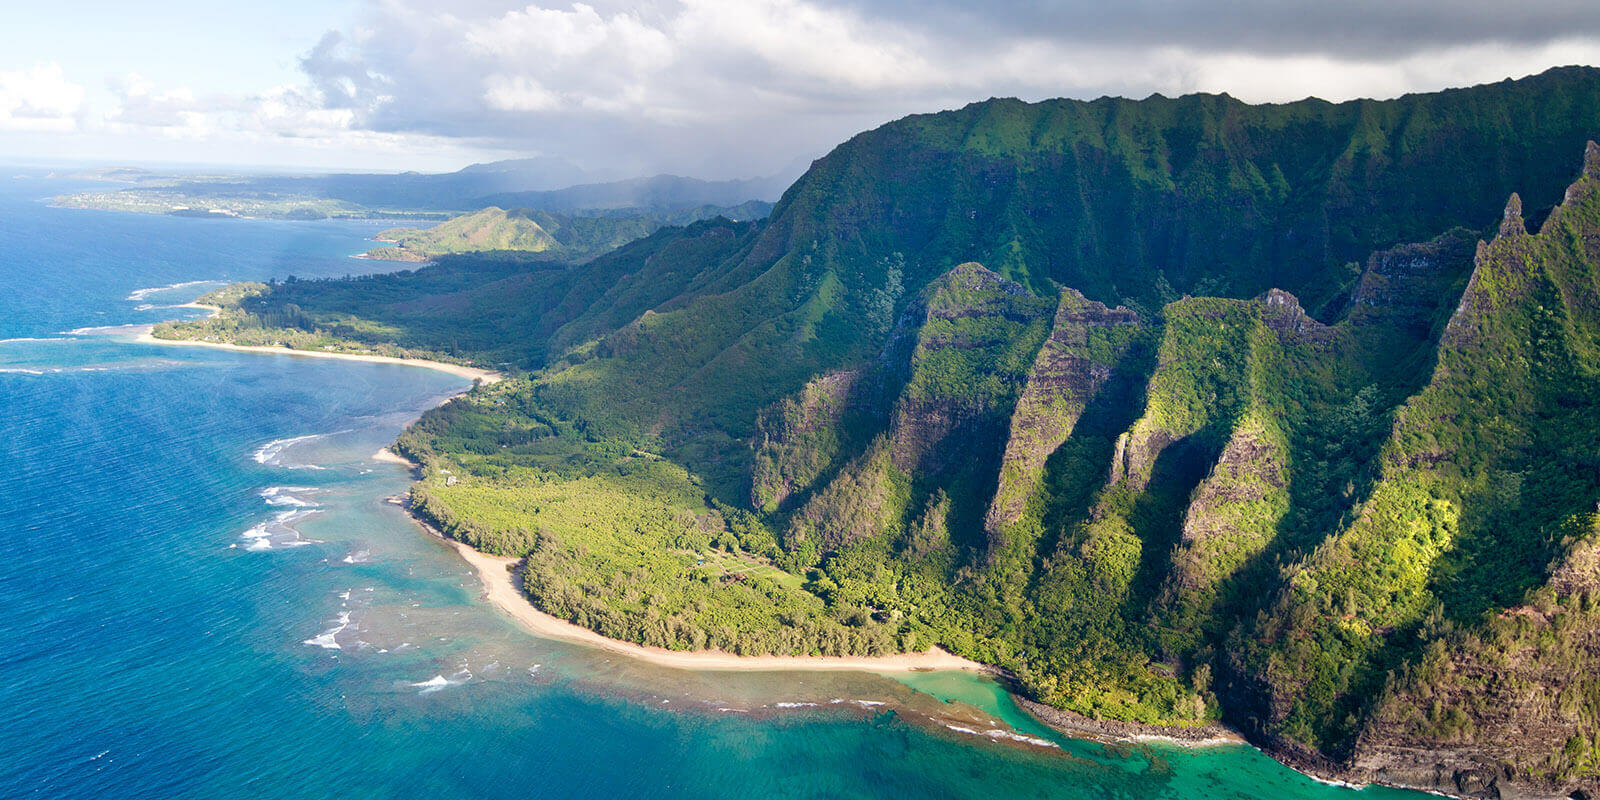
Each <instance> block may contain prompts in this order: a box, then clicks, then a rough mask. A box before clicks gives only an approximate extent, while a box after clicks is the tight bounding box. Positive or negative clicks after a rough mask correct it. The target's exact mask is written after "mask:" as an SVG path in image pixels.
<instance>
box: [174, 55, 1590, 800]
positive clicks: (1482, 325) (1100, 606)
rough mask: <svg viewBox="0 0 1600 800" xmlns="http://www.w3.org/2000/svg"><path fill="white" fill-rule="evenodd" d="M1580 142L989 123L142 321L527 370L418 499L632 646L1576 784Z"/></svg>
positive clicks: (1011, 111)
mask: <svg viewBox="0 0 1600 800" xmlns="http://www.w3.org/2000/svg"><path fill="white" fill-rule="evenodd" d="M1597 135H1600V70H1594V69H1586V68H1566V69H1559V70H1552V71H1550V72H1547V73H1544V74H1542V75H1539V76H1535V77H1531V78H1526V79H1523V80H1520V81H1507V82H1503V83H1500V84H1493V85H1487V86H1480V87H1474V88H1470V89H1460V90H1451V91H1446V92H1440V93H1436V94H1427V95H1407V96H1405V97H1401V98H1398V99H1395V100H1389V101H1365V100H1363V101H1353V102H1348V103H1339V104H1333V103H1326V102H1323V101H1319V100H1306V101H1301V102H1297V103H1290V104H1283V105H1264V106H1256V105H1248V104H1245V103H1241V102H1239V101H1236V100H1234V99H1232V98H1229V97H1227V96H1225V95H1224V96H1213V95H1194V96H1186V97H1181V98H1175V99H1169V98H1164V97H1159V96H1156V97H1152V98H1149V99H1146V100H1141V101H1131V100H1122V99H1115V98H1102V99H1100V100H1096V101H1093V102H1080V101H1070V100H1056V101H1047V102H1044V103H1036V104H1028V103H1022V102H1018V101H1014V100H991V101H988V102H985V103H978V104H974V105H972V106H968V107H967V108H964V109H961V110H958V111H951V112H943V113H939V114H930V115H923V116H914V117H909V118H906V119H903V120H899V121H897V122H893V123H890V124H888V125H886V126H884V127H882V128H879V129H877V130H874V131H870V132H867V133H863V134H861V135H859V136H857V137H855V138H853V139H851V140H850V141H848V142H846V143H844V144H842V145H840V146H839V148H837V149H836V150H835V151H834V152H833V153H831V154H829V155H828V156H827V157H825V158H823V159H821V160H819V161H818V162H816V163H815V164H814V165H813V167H812V169H811V170H810V171H809V172H807V173H806V175H805V176H803V177H802V178H801V179H800V180H799V181H798V182H796V183H795V184H794V186H792V187H791V188H790V189H789V190H788V192H786V193H785V194H784V196H783V198H782V200H781V201H780V202H779V203H778V205H777V206H776V207H775V209H774V210H773V213H772V215H771V216H770V217H769V218H768V219H766V220H762V221H758V222H732V221H729V220H726V219H714V220H709V221H704V222H698V223H695V224H692V225H688V226H686V227H669V228H664V229H662V230H660V231H657V232H655V233H653V234H651V235H650V236H647V237H645V238H643V239H640V240H638V241H635V242H632V243H629V244H627V245H624V246H622V247H620V248H618V249H616V250H615V251H612V252H610V253H608V254H606V255H603V256H600V257H598V258H595V259H593V260H590V261H587V262H584V263H581V264H573V263H557V262H551V261H548V260H545V261H541V260H538V259H534V258H530V257H528V256H526V255H522V256H512V255H505V254H495V253H490V254H476V255H468V256H452V257H444V258H441V259H440V261H439V263H438V264H437V265H434V266H429V267H426V268H422V269H418V270H415V271H410V272H403V273H396V274H394V275H388V276H374V277H368V278H360V279H354V280H346V281H318V282H305V281H296V282H292V283H280V284H275V285H272V286H258V287H247V288H244V289H238V290H234V293H233V296H230V297H223V298H217V301H218V302H219V303H221V304H223V305H225V306H226V309H225V311H224V312H223V313H222V314H221V315H219V316H218V317H216V318H215V319H213V320H210V321H204V322H199V323H189V324H185V325H178V326H169V327H167V328H164V329H163V331H162V335H169V336H191V337H193V336H209V337H214V338H232V339H239V340H250V341H277V342H283V343H288V344H291V345H295V346H300V345H299V344H297V343H298V342H299V341H301V340H302V339H303V338H304V337H311V338H309V339H304V340H305V341H306V342H308V343H316V344H315V345H314V346H338V347H357V348H381V347H395V348H400V349H402V350H405V351H407V352H427V353H435V354H439V355H440V356H442V357H447V358H454V359H465V360H472V361H475V362H477V363H484V364H495V365H499V366H502V367H503V368H505V369H507V370H508V371H511V372H513V373H514V374H515V376H516V377H514V378H513V379H511V380H508V381H504V382H501V383H498V384H495V385H493V386H486V387H480V388H479V389H477V390H475V391H474V392H472V393H471V394H469V395H468V396H466V397H463V398H460V399H458V400H456V401H453V402H452V403H450V404H448V405H446V406H444V407H442V408H440V409H438V410H436V411H434V412H431V413H429V414H428V415H426V416H425V417H424V418H423V419H422V420H421V421H420V422H418V423H417V424H416V425H415V426H413V427H412V428H411V429H410V430H408V431H407V432H406V434H405V435H404V436H403V437H402V439H401V441H400V447H401V449H402V450H403V451H404V452H406V453H407V454H408V455H410V456H412V457H413V458H415V459H417V460H418V461H420V462H421V463H423V464H424V465H425V475H424V478H423V480H422V482H421V483H420V484H419V486H418V487H417V488H416V490H415V491H414V492H413V499H414V503H415V505H416V510H417V511H418V512H419V513H420V514H422V515H423V516H425V517H426V518H429V519H431V520H433V521H435V522H436V523H438V524H439V525H440V526H441V527H443V528H444V529H445V530H446V531H447V532H449V533H451V534H452V535H454V536H457V537H459V538H461V539H462V540H464V541H467V542H468V543H471V544H473V545H474V546H476V547H480V548H483V549H485V550H489V551H492V552H497V553H502V554H507V555H514V556H525V557H526V559H527V568H526V570H525V571H524V575H525V579H526V589H527V591H528V593H529V595H530V597H531V598H532V599H533V600H534V602H536V603H537V604H538V605H539V606H540V607H541V608H544V609H546V610H547V611H550V612H552V613H555V614H558V615H561V616H564V617H566V618H568V619H571V620H573V621H575V622H578V623H580V624H583V625H586V626H589V627H591V628H594V629H596V630H599V631H601V632H603V633H606V634H607V635H611V636H616V637H620V638H626V639H630V640H634V641H640V642H645V643H650V644H658V645H662V646H666V647H673V648H700V647H719V648H723V649H726V650H730V651H733V652H741V653H764V652H791V653H845V652H854V653H878V652H887V651H893V650H904V649H921V648H924V647H926V646H928V645H931V644H935V643H936V644H940V645H942V646H945V647H947V648H949V649H951V650H953V651H954V652H957V653H959V654H963V655H967V656H970V657H973V658H977V659H980V660H983V661H986V662H988V663H992V664H996V665H999V666H1001V667H1004V668H1005V669H1007V670H1008V671H1009V672H1010V673H1012V674H1013V675H1015V676H1016V680H1017V682H1018V685H1019V686H1020V688H1021V689H1022V690H1023V691H1025V692H1026V693H1028V694H1029V695H1031V696H1033V697H1035V698H1036V699H1039V700H1041V701H1043V702H1046V703H1048V704H1050V705H1053V706H1056V707H1058V708H1061V709H1065V710H1068V711H1071V712H1076V713H1078V714H1082V715H1085V716H1088V717H1095V718H1104V719H1116V720H1127V721H1134V722H1140V723H1147V724H1153V725H1168V726H1189V725H1198V724H1205V723H1209V722H1213V721H1217V720H1222V721H1226V722H1228V723H1229V724H1232V725H1234V726H1236V727H1238V728H1240V729H1241V730H1243V731H1245V732H1246V733H1247V734H1248V735H1249V736H1250V737H1251V738H1252V739H1253V740H1255V741H1257V742H1259V743H1261V744H1263V745H1264V746H1266V747H1267V748H1268V749H1269V750H1270V751H1272V752H1274V753H1275V754H1277V755H1279V756H1280V757H1283V758H1286V759H1291V760H1294V761H1296V762H1297V763H1300V764H1303V765H1305V766H1308V767H1312V768H1315V769H1318V770H1320V771H1322V772H1325V773H1328V774H1336V775H1341V776H1345V777H1353V778H1357V779H1362V780H1368V779H1383V780H1389V781H1392V782H1398V783H1404V784H1408V785H1417V786H1424V787H1427V788H1434V789H1439V790H1442V791H1447V792H1451V793H1457V794H1480V795H1483V796H1499V795H1500V794H1501V793H1503V792H1510V791H1513V790H1514V791H1531V792H1538V793H1567V792H1571V791H1578V790H1582V791H1587V792H1590V793H1591V794H1593V793H1594V792H1595V791H1596V790H1597V789H1600V734H1597V731H1600V685H1597V684H1596V683H1595V679H1594V678H1593V675H1594V674H1595V672H1596V670H1595V667H1596V665H1597V664H1600V627H1597V625H1596V621H1597V617H1596V614H1595V613H1594V612H1595V609H1596V607H1597V604H1600V558H1597V556H1596V553H1597V552H1600V531H1597V530H1596V509H1597V507H1600V506H1597V501H1600V423H1597V422H1596V420H1597V419H1600V407H1597V406H1600V148H1597V147H1596V146H1595V145H1594V144H1593V143H1592V142H1590V141H1589V140H1590V139H1593V138H1595V137H1596V136H1597ZM1508 199H1509V203H1508ZM297 337H301V338H297ZM1530 732H1531V733H1530Z"/></svg>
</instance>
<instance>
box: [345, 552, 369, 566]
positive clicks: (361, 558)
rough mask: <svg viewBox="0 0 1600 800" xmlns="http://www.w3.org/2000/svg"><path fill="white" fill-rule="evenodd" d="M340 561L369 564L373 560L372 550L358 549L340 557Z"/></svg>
mask: <svg viewBox="0 0 1600 800" xmlns="http://www.w3.org/2000/svg"><path fill="white" fill-rule="evenodd" d="M339 561H340V562H341V563H345V564H369V563H371V562H372V552H371V551H369V550H357V551H355V552H354V553H351V554H350V555H347V556H345V557H344V558H341V559H339Z"/></svg>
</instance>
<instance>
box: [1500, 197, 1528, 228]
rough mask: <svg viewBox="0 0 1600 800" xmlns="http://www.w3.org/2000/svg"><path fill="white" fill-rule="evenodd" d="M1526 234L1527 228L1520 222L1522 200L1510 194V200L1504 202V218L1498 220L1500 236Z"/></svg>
mask: <svg viewBox="0 0 1600 800" xmlns="http://www.w3.org/2000/svg"><path fill="white" fill-rule="evenodd" d="M1527 232H1528V227H1527V225H1525V224H1523V222H1522V198H1521V197H1520V196H1519V195H1518V194H1517V193H1516V192H1512V193H1511V199H1510V200H1507V201H1506V213H1505V216H1504V217H1502V218H1501V219H1500V235H1501V236H1517V235H1520V234H1525V233H1527Z"/></svg>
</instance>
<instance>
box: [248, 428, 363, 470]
mask: <svg viewBox="0 0 1600 800" xmlns="http://www.w3.org/2000/svg"><path fill="white" fill-rule="evenodd" d="M349 432H350V429H348V428H347V429H345V430H342V431H333V432H332V433H309V434H306V435H305V436H291V437H289V438H287V439H273V440H272V441H270V442H267V443H266V444H264V445H261V446H260V447H257V448H256V451H255V452H254V453H251V454H250V457H251V458H253V459H255V462H256V463H257V464H265V465H267V466H270V467H285V468H287V469H327V467H320V466H317V465H316V464H284V463H282V461H283V451H285V450H287V449H289V448H291V447H294V446H295V445H297V444H300V443H301V442H309V441H312V440H315V439H323V438H327V437H329V436H337V435H339V434H341V433H349Z"/></svg>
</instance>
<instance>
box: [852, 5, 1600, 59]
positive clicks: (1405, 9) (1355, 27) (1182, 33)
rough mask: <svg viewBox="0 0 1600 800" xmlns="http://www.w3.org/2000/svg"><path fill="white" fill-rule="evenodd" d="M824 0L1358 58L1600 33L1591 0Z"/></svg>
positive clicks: (982, 33) (1031, 29) (1008, 32)
mask: <svg viewBox="0 0 1600 800" xmlns="http://www.w3.org/2000/svg"><path fill="white" fill-rule="evenodd" d="M825 4H826V5H828V6H829V7H833V8H852V9H856V10H859V11H863V12H865V13H867V14H869V15H871V16H873V17H875V18H878V19H883V20H886V21H890V22H892V23H894V24H903V25H908V26H911V27H916V28H923V29H928V30H938V31H942V32H944V33H947V34H955V35H965V36H969V37H970V36H977V37H982V38H996V37H998V38H1008V37H1024V38H1035V37H1045V38H1052V39H1057V40H1060V41H1076V42H1094V43H1098V44H1121V45H1129V46H1138V47H1143V46H1151V45H1180V46H1185V47H1192V48H1196V49H1204V50H1248V51H1252V52H1258V53H1272V54H1282V53H1315V54H1320V55H1332V56H1342V57H1357V58H1365V57H1394V56H1397V55H1403V54H1407V53H1414V52H1417V51H1420V50H1426V49H1434V48H1439V47H1448V46H1452V45H1463V44H1473V43H1481V42H1491V41H1492V42H1502V43H1508V44H1536V43H1540V42H1546V41H1549V40H1551V39H1556V38H1561V37H1570V36H1577V35H1600V7H1597V6H1596V4H1595V3H1594V2H1593V0H1552V1H1551V2H1535V3H1523V2H1507V1H1506V0H1468V1H1466V2H1428V1H1427V0H1349V1H1348V2H1340V1H1338V0H1334V1H1331V2H1284V1H1283V0H1237V1H1236V2H1205V3H1201V2H1170V0H1117V1H1115V2H1070V3H1067V2H1048V1H1047V0H1009V1H1002V2H991V3H972V2H959V0H866V1H865V2H860V3H857V2H849V3H846V2H839V0H825Z"/></svg>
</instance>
